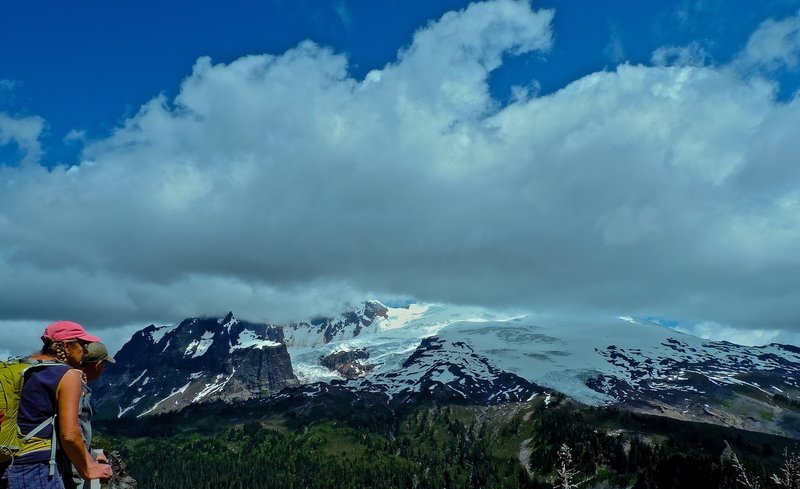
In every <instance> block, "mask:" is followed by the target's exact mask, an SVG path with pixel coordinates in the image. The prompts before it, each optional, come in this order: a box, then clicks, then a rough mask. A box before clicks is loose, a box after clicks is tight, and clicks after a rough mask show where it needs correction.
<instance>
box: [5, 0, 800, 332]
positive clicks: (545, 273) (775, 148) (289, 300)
mask: <svg viewBox="0 0 800 489" xmlns="http://www.w3.org/2000/svg"><path fill="white" fill-rule="evenodd" d="M552 18H553V12H551V11H546V10H540V11H534V10H532V9H531V7H530V6H529V5H528V4H527V3H526V2H519V1H512V0H500V1H495V2H488V3H478V4H472V5H471V6H470V7H468V8H467V9H465V10H463V11H459V12H451V13H448V14H446V15H445V16H443V17H442V18H441V19H440V20H439V21H438V22H436V23H433V24H431V25H429V26H427V27H425V28H423V29H421V30H420V31H418V32H417V33H416V34H415V36H414V39H413V41H412V43H411V44H410V46H409V47H408V48H406V49H404V50H402V51H401V52H400V53H398V57H397V60H396V61H395V62H393V63H390V64H388V65H386V66H384V67H381V68H380V69H376V70H374V71H372V72H371V73H370V74H369V75H368V76H367V77H366V78H365V79H364V80H358V79H354V78H353V77H351V76H350V75H349V73H348V66H347V58H346V57H345V56H344V55H342V54H338V53H335V52H332V51H331V50H329V49H326V48H324V47H320V46H318V45H316V44H313V43H310V42H306V43H303V44H301V45H299V46H297V47H296V48H294V49H291V50H289V51H287V52H285V53H283V54H280V55H257V56H256V55H254V56H246V57H243V58H240V59H238V60H236V61H234V62H232V63H230V64H215V63H213V62H212V60H210V59H208V58H201V59H199V60H198V61H197V63H196V64H195V66H194V68H193V71H192V73H191V74H190V75H189V76H188V77H187V78H186V80H185V81H184V82H183V84H182V86H181V87H180V91H179V94H178V95H177V96H176V97H175V98H174V99H166V98H164V97H163V96H160V97H157V98H155V99H153V100H151V101H150V102H149V103H147V104H145V105H144V106H143V107H141V109H140V110H139V112H138V113H137V114H136V115H135V116H133V117H131V118H130V119H128V120H127V121H126V122H125V124H124V125H123V126H122V127H120V128H118V130H116V131H115V132H114V134H113V135H112V136H110V137H109V138H107V139H104V140H101V141H97V142H95V143H93V144H90V145H89V146H88V147H87V148H86V150H85V152H84V154H83V161H82V162H81V164H80V165H77V166H75V167H73V168H70V169H67V168H56V169H54V170H52V171H45V170H44V169H42V168H38V167H34V168H31V167H27V168H2V169H0V184H2V187H3V192H1V193H0V311H2V314H3V316H4V319H5V320H8V321H12V320H13V321H22V320H25V321H28V320H34V319H35V320H41V321H45V320H50V319H58V318H61V317H69V318H72V319H76V320H79V321H84V322H85V323H87V325H90V326H91V325H98V326H105V325H108V326H111V325H128V324H134V323H137V322H139V321H151V320H160V321H163V322H171V321H177V320H179V319H181V318H182V317H185V316H189V315H198V314H219V313H224V312H226V311H227V310H228V309H232V310H233V311H234V312H235V313H237V314H238V315H239V316H241V317H245V318H249V319H259V320H266V321H269V320H279V319H283V318H303V317H309V316H312V315H316V314H319V313H324V312H326V311H331V310H334V309H336V308H337V307H341V304H344V303H348V302H350V303H354V302H357V301H359V300H362V299H363V298H365V297H370V296H373V297H374V296H382V295H386V294H396V295H407V296H412V297H416V298H419V299H421V300H427V301H442V302H456V303H472V304H482V305H486V306H493V307H495V306H496V307H500V306H502V307H507V306H515V307H523V308H527V309H531V310H534V311H537V312H540V313H552V312H554V311H564V312H569V314H571V315H576V316H584V317H585V316H589V317H590V316H593V315H604V316H608V315H616V314H630V315H636V316H654V315H657V316H660V317H665V318H675V319H681V320H686V321H695V322H698V323H699V322H702V321H714V322H717V323H719V324H725V325H732V327H736V328H739V329H756V328H759V329H765V330H766V329H785V330H788V329H791V328H797V327H798V325H799V324H800V322H798V319H799V318H798V316H797V309H796V304H797V303H798V299H800V297H798V294H800V293H799V292H798V291H800V273H798V272H800V259H798V258H797V253H796V249H798V245H800V217H798V216H800V193H798V190H797V189H798V188H800V185H798V184H799V183H800V174H798V172H799V171H800V169H799V168H798V167H797V165H794V164H793V163H792V162H793V161H794V159H795V158H794V155H796V154H797V153H798V150H800V148H799V147H798V144H800V142H798V140H797V138H796V136H795V132H796V131H795V130H794V128H795V127H798V125H799V124H800V105H799V104H800V101H798V100H792V101H789V102H779V101H776V99H775V96H774V94H775V86H774V84H773V83H771V82H770V81H769V80H766V79H763V78H761V77H757V76H756V77H742V76H740V75H738V74H737V73H738V72H737V71H736V70H731V69H728V68H727V67H715V66H693V65H692V64H691V63H689V64H686V63H683V64H679V65H675V64H670V65H669V66H632V65H627V64H623V65H621V66H619V67H618V68H617V69H616V70H614V71H604V72H599V73H593V74H590V75H588V76H586V77H584V78H582V79H579V80H576V81H574V82H573V83H571V84H569V85H568V86H566V87H564V88H563V89H561V90H559V91H557V92H555V93H551V94H548V95H545V96H537V95H536V94H535V93H533V94H527V95H526V96H519V97H516V98H515V99H514V100H513V101H512V102H510V103H509V104H508V105H506V106H501V105H500V104H499V103H498V102H497V101H495V100H493V99H492V97H491V95H490V92H489V88H488V78H489V75H490V73H491V71H492V70H494V69H496V68H497V67H499V66H500V65H501V63H502V60H503V57H504V56H508V55H524V54H526V53H532V52H536V51H545V50H547V49H549V48H550V46H551V44H552V40H553V32H552V27H551V20H552ZM143 325H144V324H142V326H143Z"/></svg>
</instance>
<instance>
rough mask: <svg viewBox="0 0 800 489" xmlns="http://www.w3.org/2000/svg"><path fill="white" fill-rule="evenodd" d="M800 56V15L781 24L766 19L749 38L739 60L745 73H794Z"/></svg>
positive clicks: (783, 20)
mask: <svg viewBox="0 0 800 489" xmlns="http://www.w3.org/2000/svg"><path fill="white" fill-rule="evenodd" d="M798 56H800V12H798V15H795V16H791V17H787V18H785V19H782V20H775V19H767V20H765V21H764V22H762V23H761V25H760V26H759V27H758V29H757V30H756V31H755V32H754V33H753V34H752V35H751V36H750V39H748V41H747V46H746V47H745V49H744V50H743V51H742V53H741V54H740V56H739V58H738V59H737V60H736V64H737V65H738V66H739V67H741V68H744V69H753V68H755V69H764V70H775V69H778V68H790V69H795V68H797V66H798Z"/></svg>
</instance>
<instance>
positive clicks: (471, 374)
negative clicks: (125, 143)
mask: <svg viewBox="0 0 800 489" xmlns="http://www.w3.org/2000/svg"><path fill="white" fill-rule="evenodd" d="M117 359H118V364H117V365H116V366H115V368H114V369H112V370H111V371H110V372H109V373H108V374H107V377H106V378H105V382H106V384H104V385H103V386H101V388H99V389H98V390H100V392H101V393H100V395H99V396H98V398H99V400H100V402H101V403H103V405H104V406H105V413H106V415H114V416H141V415H144V414H149V413H158V412H164V411H169V410H175V409H180V408H182V407H184V406H186V405H189V404H192V403H199V402H206V401H210V400H226V401H235V400H244V399H254V398H259V397H270V399H275V398H286V397H287V396H292V395H297V396H302V397H304V398H310V397H313V396H315V395H317V394H319V393H323V392H330V391H331V389H334V390H337V391H347V392H349V393H350V394H348V395H349V396H351V397H352V396H355V397H358V396H365V397H369V398H370V399H372V400H373V401H374V402H384V403H386V404H390V405H391V404H402V403H408V402H415V401H417V400H419V399H425V398H433V399H437V400H447V401H455V402H465V403H478V404H491V403H501V402H507V401H526V400H529V399H531V398H532V397H535V396H536V395H537V394H542V395H545V394H546V393H547V392H548V391H557V392H560V393H563V394H565V395H567V396H570V397H572V398H574V399H576V400H578V401H580V402H583V403H587V404H593V405H617V406H621V407H623V408H626V409H633V410H639V411H644V412H650V413H656V414H661V415H667V416H672V417H676V418H680V419H686V420H697V421H705V422H713V423H719V424H725V425H731V426H737V427H742V428H745V429H752V430H759V431H768V432H776V433H784V434H790V435H794V436H796V435H798V434H800V415H799V414H798V410H800V409H799V408H798V406H800V402H798V395H800V384H799V383H798V382H800V349H798V348H795V347H792V346H786V345H768V346H763V347H744V346H739V345H734V344H731V343H726V342H713V341H707V340H703V339H700V338H697V337H694V336H690V335H686V334H682V333H679V332H677V331H674V330H671V329H668V328H665V327H662V326H659V325H656V324H653V323H649V322H647V321H638V320H635V319H632V318H624V319H619V320H616V322H614V323H611V324H608V323H604V324H603V325H602V327H599V326H591V325H581V324H577V325H570V326H556V325H549V324H548V323H547V322H546V321H544V320H537V319H536V318H535V317H533V316H521V317H514V316H504V315H500V314H496V313H492V312H490V311H486V310H481V309H475V308H464V307H453V306H445V305H421V304H414V305H410V306H408V307H402V308H392V307H386V306H384V305H383V304H380V303H379V302H375V301H369V302H367V303H365V304H364V305H363V306H362V307H360V308H358V309H357V310H355V311H350V312H347V313H344V314H342V315H340V316H338V317H335V318H325V319H318V320H313V321H309V322H301V323H292V324H286V325H266V324H255V323H248V322H245V321H239V320H237V319H235V318H234V317H233V316H232V315H231V314H229V315H228V316H226V317H225V318H221V319H197V318H195V319H187V320H185V321H183V322H181V323H180V324H178V325H175V326H170V327H161V328H157V327H155V326H150V327H148V328H145V329H144V330H142V331H140V332H138V333H136V335H134V337H133V338H132V339H131V341H130V342H129V343H128V344H126V345H125V347H123V349H122V350H121V351H120V353H119V355H117ZM297 385H301V386H302V387H300V388H298V389H294V387H295V386H297ZM376 400H377V401H376Z"/></svg>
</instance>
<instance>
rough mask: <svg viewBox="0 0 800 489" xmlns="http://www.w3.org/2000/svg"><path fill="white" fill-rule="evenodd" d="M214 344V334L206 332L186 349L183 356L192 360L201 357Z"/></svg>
mask: <svg viewBox="0 0 800 489" xmlns="http://www.w3.org/2000/svg"><path fill="white" fill-rule="evenodd" d="M212 343H214V332H212V331H206V332H205V333H203V336H201V337H200V339H199V340H194V341H192V342H191V343H189V346H187V347H186V351H185V352H184V353H183V355H184V356H189V355H191V356H192V358H197V357H201V356H203V355H205V354H206V352H207V351H208V348H209V347H210V346H211V345H212Z"/></svg>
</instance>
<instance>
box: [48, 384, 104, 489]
mask: <svg viewBox="0 0 800 489" xmlns="http://www.w3.org/2000/svg"><path fill="white" fill-rule="evenodd" d="M80 399H81V372H80V371H79V370H74V369H73V370H70V371H69V372H67V373H66V374H64V377H62V378H61V382H59V383H58V389H57V390H56V400H57V402H58V418H57V419H58V432H59V438H60V440H61V446H62V447H63V449H64V452H65V453H66V454H67V457H68V458H69V460H70V462H72V464H73V465H74V466H75V468H76V469H77V470H78V473H79V474H80V476H81V477H83V478H84V479H108V478H109V477H111V474H112V471H111V466H110V465H103V464H99V463H97V462H95V461H94V459H92V456H91V455H90V454H89V451H88V450H87V449H86V446H85V445H84V444H83V437H82V436H81V428H80V425H79V424H78V410H79V409H80Z"/></svg>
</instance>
